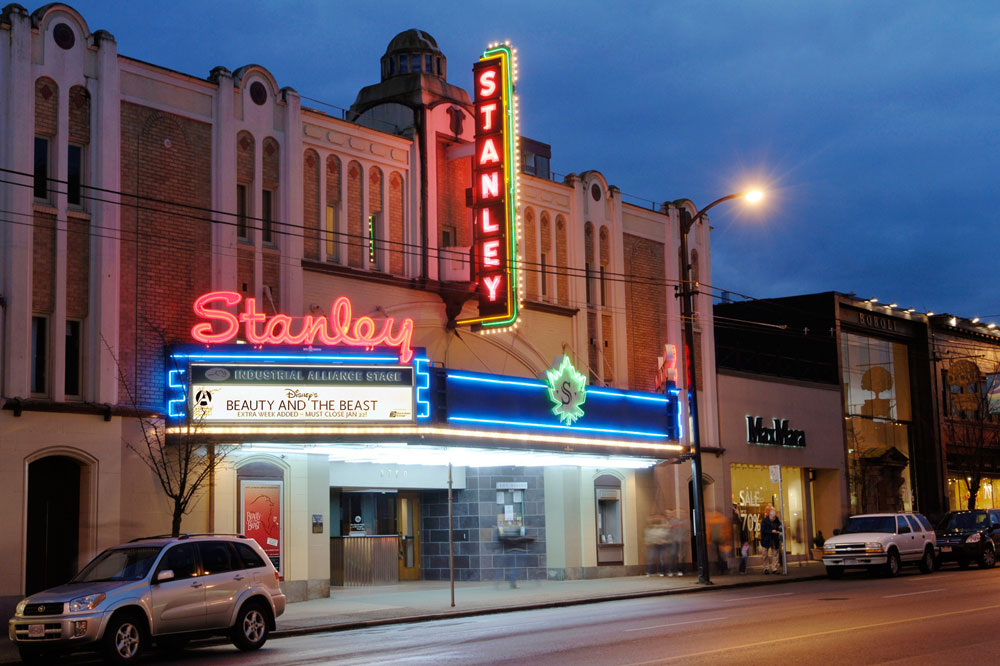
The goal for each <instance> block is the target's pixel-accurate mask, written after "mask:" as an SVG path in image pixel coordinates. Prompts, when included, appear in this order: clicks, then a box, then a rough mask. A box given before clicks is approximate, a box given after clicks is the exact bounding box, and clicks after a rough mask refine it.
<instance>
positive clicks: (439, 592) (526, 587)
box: [272, 562, 826, 638]
mask: <svg viewBox="0 0 1000 666" xmlns="http://www.w3.org/2000/svg"><path fill="white" fill-rule="evenodd" d="M825 575H826V574H825V569H824V568H823V565H822V564H821V563H819V562H803V563H802V564H801V565H800V564H798V563H794V564H791V565H789V567H788V575H787V576H780V575H778V576H765V575H763V573H762V572H761V568H760V567H755V568H752V569H751V570H750V571H749V572H748V573H747V574H746V575H739V574H729V575H726V576H716V575H713V577H712V582H713V583H714V584H713V585H710V586H705V585H699V584H698V576H697V575H696V574H695V575H692V574H690V573H688V574H686V575H684V576H680V577H676V578H670V577H660V576H651V577H650V576H631V577H626V578H598V579H592V580H568V581H550V580H545V581H518V587H517V588H516V589H511V587H510V585H509V584H507V582H506V581H504V582H501V583H499V584H498V583H455V607H454V608H452V607H451V596H450V592H449V589H448V583H447V582H438V581H433V582H431V581H421V582H413V583H400V584H397V585H386V586H380V587H355V588H350V587H335V588H333V589H332V591H331V593H330V598H329V599H313V600H312V601H303V602H300V603H297V604H289V605H288V607H287V608H286V609H285V613H284V615H282V616H281V617H279V618H278V623H277V624H278V627H277V631H276V632H274V633H273V634H272V636H274V637H275V638H277V637H280V636H292V635H296V634H304V633H313V632H318V631H336V630H341V631H342V630H347V629H355V628H359V627H366V626H376V625H383V624H397V623H404V622H422V621H427V620H436V619H445V618H448V617H463V616H468V615H483V614H487V613H504V612H512V611H518V610H530V609H533V608H553V607H558V606H571V605H576V604H587V603H594V602H599V601H610V600H614V599H632V598H639V597H651V596H659V595H668V594H686V593H692V592H699V591H708V590H717V589H723V588H734V587H751V586H755V585H773V584H778V583H782V582H791V581H796V580H806V579H811V578H822V577H824V576H825Z"/></svg>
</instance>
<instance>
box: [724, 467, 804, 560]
mask: <svg viewBox="0 0 1000 666" xmlns="http://www.w3.org/2000/svg"><path fill="white" fill-rule="evenodd" d="M729 469H730V476H731V481H732V490H733V515H734V520H735V522H736V525H737V527H738V533H737V534H734V535H733V547H734V549H737V548H739V546H740V545H741V544H742V542H743V539H744V538H746V539H747V540H748V541H749V542H750V554H751V555H762V554H763V550H762V549H761V546H760V524H761V521H763V519H764V517H765V516H766V514H767V511H768V509H769V508H771V507H774V509H775V511H777V512H778V515H779V516H780V518H781V522H782V525H783V526H784V530H785V547H786V550H787V552H788V553H789V554H790V555H805V554H806V553H807V552H808V549H809V547H810V536H809V535H810V533H811V531H812V530H811V525H813V524H815V520H814V518H813V517H812V516H811V515H807V511H806V499H805V497H804V495H803V488H805V487H806V484H805V482H804V481H803V479H804V478H806V479H808V477H807V476H805V475H807V474H808V472H807V471H806V470H805V469H804V468H802V467H784V466H782V467H781V493H780V494H779V485H778V483H777V482H772V481H771V476H770V470H769V469H768V466H766V465H746V464H742V463H733V464H731V465H730V466H729ZM809 504H810V506H814V505H815V502H814V501H813V502H810V503H809ZM735 552H738V550H737V551H735Z"/></svg>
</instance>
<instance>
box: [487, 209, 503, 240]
mask: <svg viewBox="0 0 1000 666" xmlns="http://www.w3.org/2000/svg"><path fill="white" fill-rule="evenodd" d="M494 231H500V225H499V224H497V223H496V222H492V221H491V220H490V209H489V208H484V209H483V233H484V234H491V233H493V232H494Z"/></svg>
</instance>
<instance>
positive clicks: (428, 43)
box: [382, 28, 448, 81]
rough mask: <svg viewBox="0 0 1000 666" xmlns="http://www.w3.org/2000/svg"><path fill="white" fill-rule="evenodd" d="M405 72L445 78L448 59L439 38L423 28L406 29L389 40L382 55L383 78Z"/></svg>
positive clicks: (400, 74)
mask: <svg viewBox="0 0 1000 666" xmlns="http://www.w3.org/2000/svg"><path fill="white" fill-rule="evenodd" d="M404 74H425V75H427V76H434V77H437V78H440V79H445V78H446V76H447V74H448V61H447V58H445V57H444V54H443V53H441V49H439V48H438V45H437V40H435V39H434V38H433V37H432V36H431V35H429V34H427V33H426V32H424V31H423V30H415V29H412V28H411V29H410V30H404V31H403V32H401V33H399V34H398V35H396V36H395V37H393V38H392V40H391V41H390V42H389V46H387V47H386V49H385V55H383V56H382V80H383V81H385V80H386V79H390V78H393V77H396V76H402V75H404Z"/></svg>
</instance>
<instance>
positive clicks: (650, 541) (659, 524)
mask: <svg viewBox="0 0 1000 666" xmlns="http://www.w3.org/2000/svg"><path fill="white" fill-rule="evenodd" d="M645 537H646V560H647V562H646V575H647V576H652V575H653V574H659V575H660V576H663V575H665V574H666V572H667V558H666V551H667V525H666V518H665V517H664V516H662V515H660V514H658V513H657V514H653V515H652V516H650V517H649V521H648V522H647V523H646V532H645Z"/></svg>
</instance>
